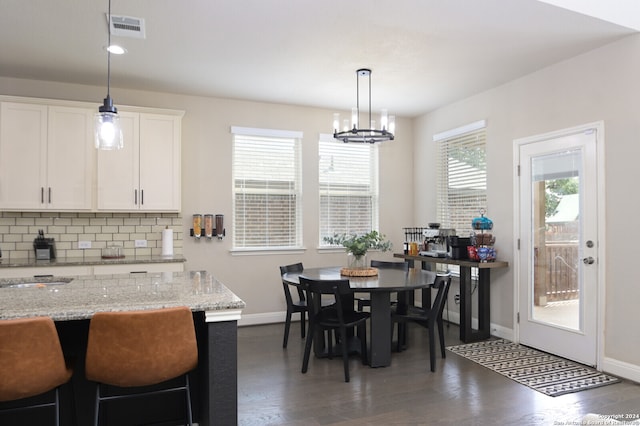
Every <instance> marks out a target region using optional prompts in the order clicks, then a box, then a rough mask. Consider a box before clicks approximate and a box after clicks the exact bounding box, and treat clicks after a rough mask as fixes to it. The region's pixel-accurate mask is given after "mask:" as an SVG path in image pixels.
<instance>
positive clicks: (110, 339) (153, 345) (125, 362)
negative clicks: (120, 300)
mask: <svg viewBox="0 0 640 426" xmlns="http://www.w3.org/2000/svg"><path fill="white" fill-rule="evenodd" d="M85 363H86V364H85V370H86V376H87V379H89V380H91V381H94V382H97V386H96V398H95V418H94V424H95V425H96V426H97V425H98V422H99V419H100V403H101V402H104V401H111V400H116V399H124V398H131V397H139V396H144V395H150V394H156V393H166V392H177V391H184V392H185V398H186V413H187V421H188V424H189V425H191V424H192V423H193V415H192V411H191V391H190V388H189V375H188V373H189V371H191V370H193V369H194V368H196V366H197V365H198V345H197V341H196V333H195V327H194V324H193V316H192V313H191V310H190V309H189V308H187V307H176V308H165V309H155V310H145V311H129V312H98V313H96V314H95V315H94V316H93V318H91V321H90V324H89V340H88V343H87V357H86V361H85ZM180 376H183V377H184V385H183V386H173V387H167V388H163V389H160V390H146V389H144V388H142V387H144V386H151V385H157V384H160V383H163V382H166V381H168V380H171V379H174V378H177V377H180ZM103 385H111V386H116V387H120V388H128V389H126V390H123V392H122V393H119V392H118V390H116V389H112V390H111V391H110V392H109V393H106V392H104V389H103ZM135 388H140V389H135ZM132 390H134V391H135V393H132V392H131V391H132Z"/></svg>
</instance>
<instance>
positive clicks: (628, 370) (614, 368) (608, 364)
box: [602, 357, 640, 383]
mask: <svg viewBox="0 0 640 426" xmlns="http://www.w3.org/2000/svg"><path fill="white" fill-rule="evenodd" d="M602 371H603V372H605V373H609V374H613V375H614V376H618V377H622V378H624V379H627V380H631V381H633V382H636V383H640V365H635V364H629V363H628V362H624V361H619V360H617V359H614V358H608V357H605V358H604V359H603V360H602Z"/></svg>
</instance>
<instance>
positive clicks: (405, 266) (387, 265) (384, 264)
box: [371, 260, 409, 271]
mask: <svg viewBox="0 0 640 426" xmlns="http://www.w3.org/2000/svg"><path fill="white" fill-rule="evenodd" d="M371 267H373V268H379V269H399V270H401V271H408V270H409V262H389V261H386V260H372V261H371Z"/></svg>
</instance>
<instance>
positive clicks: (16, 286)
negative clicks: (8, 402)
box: [0, 271, 245, 425]
mask: <svg viewBox="0 0 640 426" xmlns="http://www.w3.org/2000/svg"><path fill="white" fill-rule="evenodd" d="M173 306H188V307H190V308H191V310H192V311H193V315H194V320H195V325H196V334H197V338H198V350H199V363H198V368H197V370H196V371H194V372H193V374H192V376H193V380H194V383H196V385H195V386H193V387H194V392H195V393H196V394H197V395H194V403H193V405H194V415H195V417H196V419H197V421H198V423H199V424H200V425H213V424H236V423H237V321H238V320H239V319H240V315H241V312H242V309H243V308H244V307H245V303H244V302H243V301H242V300H241V299H240V298H238V297H237V296H236V295H235V294H233V293H232V292H231V291H230V290H229V289H228V288H227V287H226V286H225V285H224V284H222V283H221V282H219V281H218V280H217V279H215V277H214V276H213V275H212V274H211V273H209V272H207V271H189V272H163V273H143V274H117V275H95V276H70V277H60V276H54V277H38V278H35V279H34V277H31V278H25V279H1V280H0V319H11V318H25V317H34V316H49V317H51V318H52V319H53V320H54V321H56V327H57V328H58V332H59V334H60V338H61V341H62V344H63V350H64V351H65V353H68V354H69V355H71V356H72V357H73V358H75V359H76V362H75V365H74V377H73V379H72V381H73V393H72V395H73V397H74V398H75V411H76V416H77V417H78V424H90V423H91V421H90V419H91V416H92V412H93V406H92V404H93V388H92V387H91V384H90V383H88V382H87V381H86V379H84V350H85V348H86V339H87V332H88V325H89V321H90V319H91V317H92V316H93V314H94V313H96V312H100V311H131V310H142V309H159V308H165V307H173ZM73 405H74V404H70V405H69V407H73ZM115 406H116V404H114V411H113V412H112V413H111V418H113V419H118V416H119V413H118V412H116V411H115V410H116V407H115ZM144 408H145V404H144V402H141V403H140V404H139V406H138V407H136V408H135V409H136V411H137V412H140V415H141V416H142V415H143V414H144V411H145V410H144ZM147 408H149V407H147ZM45 411H46V410H45ZM149 411H159V410H158V409H157V407H153V410H149ZM67 414H69V413H67ZM132 417H134V418H133V419H132ZM126 418H127V421H129V420H131V421H132V423H133V422H135V415H134V416H132V415H131V411H129V412H128V413H126ZM63 420H64V423H63V424H72V418H71V417H70V416H64V417H63ZM114 424H124V422H123V421H121V420H114Z"/></svg>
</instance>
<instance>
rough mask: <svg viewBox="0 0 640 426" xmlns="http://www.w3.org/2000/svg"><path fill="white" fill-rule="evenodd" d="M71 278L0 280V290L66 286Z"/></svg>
mask: <svg viewBox="0 0 640 426" xmlns="http://www.w3.org/2000/svg"><path fill="white" fill-rule="evenodd" d="M71 281H73V278H60V277H40V278H17V279H4V280H0V288H33V287H35V288H46V287H49V286H56V285H63V284H68V283H70V282H71Z"/></svg>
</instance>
